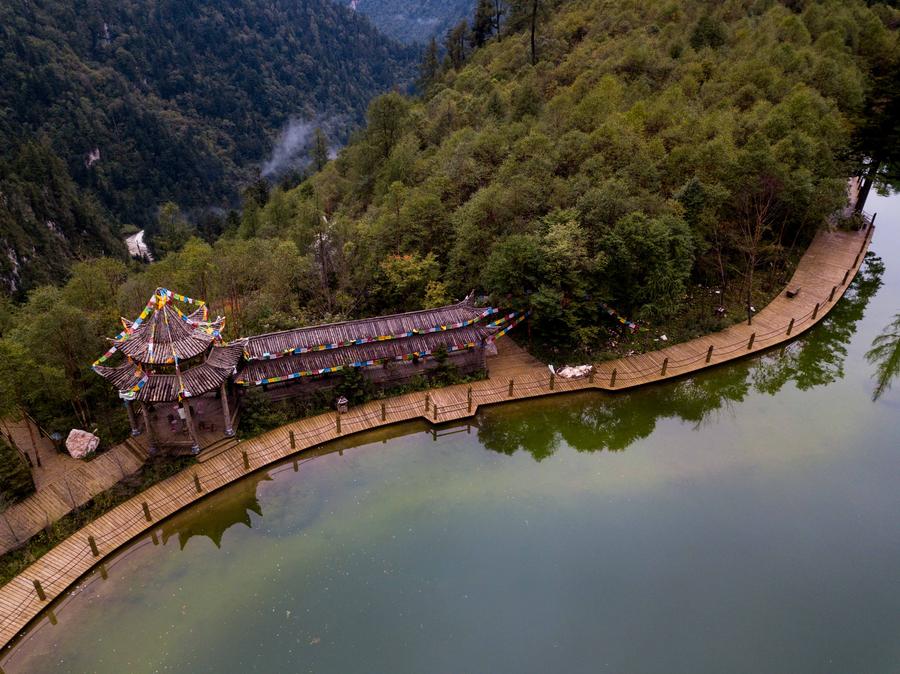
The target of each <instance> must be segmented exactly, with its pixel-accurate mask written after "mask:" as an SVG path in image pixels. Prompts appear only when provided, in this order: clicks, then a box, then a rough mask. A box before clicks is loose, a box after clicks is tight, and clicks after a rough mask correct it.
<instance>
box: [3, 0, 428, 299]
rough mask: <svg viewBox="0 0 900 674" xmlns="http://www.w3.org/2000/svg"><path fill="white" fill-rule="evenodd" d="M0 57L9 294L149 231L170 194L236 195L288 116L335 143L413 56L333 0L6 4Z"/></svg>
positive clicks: (397, 81) (204, 201)
mask: <svg viewBox="0 0 900 674" xmlns="http://www.w3.org/2000/svg"><path fill="white" fill-rule="evenodd" d="M0 54H2V56H0V80H2V82H3V85H2V87H0V111H2V112H0V189H2V191H3V195H4V196H5V197H6V198H5V199H4V200H2V201H0V209H2V210H0V253H2V254H0V259H2V262H0V279H2V281H3V282H4V285H6V286H7V288H11V289H13V290H17V289H22V288H24V289H27V288H30V287H33V286H34V285H37V284H39V283H42V282H47V281H48V280H50V279H54V278H56V279H59V278H60V270H61V269H65V268H67V267H68V263H69V262H70V261H71V260H72V259H79V258H82V257H84V256H86V255H89V254H98V253H107V254H124V248H123V246H122V244H121V243H118V242H116V241H115V237H114V236H113V234H116V233H118V226H117V225H118V224H121V223H129V224H135V225H139V226H142V227H143V226H148V225H149V226H151V227H152V226H153V225H154V223H155V221H156V212H157V207H158V205H159V204H161V203H163V202H165V201H169V200H172V201H176V202H178V203H179V204H180V205H181V206H182V208H184V209H186V210H188V211H190V212H197V211H200V210H203V209H208V208H215V207H222V206H229V205H234V204H236V203H237V199H236V197H237V193H238V190H237V185H238V184H239V183H241V182H245V181H246V180H248V179H249V178H250V177H251V176H252V171H253V170H254V167H258V166H259V165H260V164H261V163H263V161H264V160H265V159H266V158H267V157H268V156H269V155H270V153H271V152H272V149H273V145H274V144H275V143H276V142H278V139H279V133H280V131H281V130H282V129H283V128H284V127H286V126H287V125H288V124H289V122H290V121H291V120H292V119H302V120H315V122H316V123H318V124H320V125H322V126H324V127H326V128H327V130H328V132H329V135H330V137H331V142H340V141H343V140H345V139H346V137H347V135H348V133H349V132H350V130H351V129H353V128H355V127H356V126H358V124H359V123H360V122H361V121H362V119H363V115H364V112H365V109H366V105H367V104H368V102H369V100H370V99H371V98H372V96H374V95H375V94H377V93H379V92H382V91H385V90H388V89H390V88H391V87H393V86H395V85H399V86H401V87H406V86H407V85H408V84H409V83H411V81H412V79H413V76H414V65H415V58H416V54H415V51H414V50H411V49H409V48H405V47H402V46H400V45H399V44H397V43H394V42H392V41H390V40H386V39H385V38H384V36H383V35H381V34H380V33H378V31H377V30H376V29H375V28H374V27H373V26H372V25H371V24H370V23H369V22H368V21H367V20H365V19H364V18H363V17H360V16H358V15H357V14H355V13H354V12H352V11H350V10H348V9H347V8H345V7H342V6H339V5H336V4H334V3H332V2H329V1H328V0H298V1H293V0H292V1H288V0H274V1H273V2H268V3H265V4H260V3H256V2H250V1H249V0H227V1H226V2H221V1H219V0H216V1H212V0H192V1H190V2H183V1H177V2H176V1H171V0H152V1H149V2H148V1H137V0H127V1H124V2H122V1H117V2H113V1H112V0H96V1H94V0H92V1H91V2H84V1H79V2H74V3H73V2H64V1H62V0H41V1H38V2H32V1H30V0H12V1H11V2H4V3H2V4H0ZM44 192H48V193H49V194H48V197H49V198H48V199H47V201H49V202H50V203H49V204H45V203H42V202H43V201H44V199H42V198H41V195H43V194H44ZM60 204H70V205H71V206H70V207H68V208H66V207H62V208H61V207H60V206H59V205H60Z"/></svg>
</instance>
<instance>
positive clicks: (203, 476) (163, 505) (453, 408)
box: [0, 225, 874, 649]
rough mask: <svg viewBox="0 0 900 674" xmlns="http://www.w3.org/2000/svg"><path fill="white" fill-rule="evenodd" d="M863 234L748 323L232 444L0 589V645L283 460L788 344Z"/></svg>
mask: <svg viewBox="0 0 900 674" xmlns="http://www.w3.org/2000/svg"><path fill="white" fill-rule="evenodd" d="M873 232H874V225H869V226H867V227H865V228H864V229H862V230H860V231H857V232H840V231H834V232H824V231H823V232H820V233H819V234H817V235H816V238H815V239H814V241H813V243H812V244H810V247H809V248H808V249H807V251H806V252H805V253H804V255H803V257H802V258H801V261H800V263H799V264H798V266H797V269H796V270H795V272H794V275H793V277H792V278H791V280H790V282H789V283H788V285H787V286H786V289H794V288H797V287H799V288H800V293H799V294H798V295H797V296H796V297H794V298H787V297H786V295H785V293H784V292H781V293H779V294H778V296H777V297H776V298H775V299H774V300H773V301H772V302H771V303H770V304H769V305H767V306H766V307H765V308H764V309H762V310H761V311H760V312H758V313H757V314H756V315H755V316H754V317H753V323H752V325H747V324H746V323H744V324H738V325H734V326H731V327H729V328H726V329H725V330H722V331H720V332H717V333H713V334H710V335H706V336H703V337H699V338H696V339H694V340H690V341H688V342H682V343H679V344H675V345H673V346H670V347H666V348H664V349H661V350H659V351H654V352H650V353H646V354H639V355H635V356H629V357H625V358H620V359H616V360H612V361H605V362H603V363H599V364H597V365H596V366H595V371H594V373H593V374H592V375H591V376H590V377H585V378H581V379H572V380H565V379H561V378H558V377H554V376H551V375H550V373H549V370H548V369H547V367H546V365H544V364H542V363H539V362H538V361H536V360H534V359H533V358H531V357H530V356H528V355H527V354H526V353H525V352H524V351H522V352H520V353H513V355H512V356H510V357H508V358H507V361H509V362H504V363H503V364H502V367H498V368H497V371H496V373H495V372H494V371H493V369H492V371H491V374H490V376H489V377H488V379H486V380H483V381H479V382H475V383H474V384H472V385H466V384H458V385H454V386H450V387H446V388H443V389H434V390H431V391H428V392H425V393H422V392H420V393H412V394H406V395H403V396H398V397H395V398H392V399H388V400H385V401H374V402H370V403H365V404H363V405H361V406H359V407H358V408H354V409H352V410H351V411H350V412H349V413H347V414H345V415H334V414H323V415H319V416H317V417H311V418H308V419H302V420H298V421H296V422H292V423H290V424H287V425H285V426H282V427H280V428H278V429H275V430H273V431H269V432H267V433H265V434H263V435H260V436H258V437H255V438H252V439H249V440H246V441H244V442H241V443H239V444H238V445H236V446H234V447H232V448H231V449H229V450H228V451H226V452H224V453H222V454H220V455H218V456H216V457H213V458H212V459H210V460H209V461H207V462H205V463H203V464H199V465H197V466H192V467H190V468H188V469H186V470H184V471H182V472H180V473H178V474H176V475H174V476H172V477H170V478H168V479H166V480H164V481H162V482H160V483H158V484H156V485H154V486H152V487H150V488H149V489H147V490H146V491H144V492H142V493H141V494H139V495H137V496H135V497H132V498H131V499H129V500H128V501H126V502H124V503H122V504H120V505H119V506H116V507H115V508H113V509H112V510H110V511H108V512H107V513H105V514H103V515H101V516H100V517H99V518H97V520H95V521H94V522H92V523H91V524H89V525H87V526H86V527H84V528H83V529H81V530H80V531H78V532H77V533H75V534H73V535H72V536H70V537H69V538H67V539H66V540H65V541H63V542H61V543H60V544H59V545H57V546H56V547H55V548H53V549H52V550H50V551H49V552H47V553H46V554H45V555H44V556H42V557H41V558H39V559H38V560H37V561H35V562H34V563H33V564H32V565H31V566H29V567H28V568H27V569H25V571H23V572H22V573H21V574H19V575H18V576H17V577H16V578H14V579H13V580H11V581H10V582H9V583H7V584H6V585H4V586H3V587H2V588H0V606H2V608H3V611H4V613H5V614H6V615H4V616H3V617H2V618H0V644H2V645H3V649H7V648H9V647H10V646H11V644H13V643H14V642H15V641H16V640H17V638H18V637H19V636H21V634H22V632H23V630H24V629H26V628H27V627H28V625H29V624H30V623H31V622H32V621H34V620H35V619H37V618H38V617H40V615H41V614H42V613H43V611H44V610H46V609H48V608H50V607H52V606H53V605H54V601H55V600H56V599H58V598H60V597H63V596H65V593H66V591H67V590H68V589H69V588H70V587H71V586H72V585H73V584H75V583H76V582H78V580H80V579H81V578H82V577H83V576H84V575H85V574H87V573H88V572H90V571H91V570H92V569H93V568H94V567H95V566H97V565H99V564H101V563H102V562H103V561H104V560H105V559H107V558H108V557H110V556H111V555H113V554H114V553H116V552H117V551H118V550H119V549H120V548H121V547H123V546H124V545H126V544H128V543H130V542H132V541H133V540H134V539H135V538H137V537H138V536H140V535H142V534H144V533H146V532H147V531H148V530H151V529H152V528H153V527H155V526H157V525H158V524H159V523H160V522H161V521H162V520H164V519H166V518H168V517H170V516H171V515H174V514H175V513H177V512H179V511H181V510H183V509H184V508H186V507H189V506H191V505H192V504H194V503H196V502H197V501H199V500H201V499H202V498H204V497H205V496H207V495H209V494H211V493H213V492H215V491H217V490H219V489H221V488H222V487H224V486H226V485H229V484H232V483H233V482H235V481H237V480H239V479H241V478H243V477H245V476H247V475H250V474H252V473H254V472H256V471H258V470H261V469H264V468H266V467H268V466H270V465H271V464H273V463H275V462H277V461H281V460H283V459H285V458H289V457H291V456H292V455H298V454H300V453H302V452H304V451H306V450H308V449H311V448H314V447H317V446H320V445H323V444H325V443H328V442H330V441H332V440H335V439H338V438H345V437H347V436H350V435H355V434H357V433H361V432H364V431H367V430H370V429H373V428H377V427H385V426H390V425H394V424H397V423H401V422H406V421H411V420H425V421H428V422H429V423H431V424H435V425H436V424H441V423H444V422H447V421H456V420H459V419H464V418H467V417H471V416H473V415H475V414H476V413H477V411H478V408H479V406H481V405H493V404H499V403H502V402H506V401H515V400H525V399H529V398H536V397H543V396H547V395H555V394H559V393H567V392H573V391H582V390H591V389H597V390H603V391H616V390H627V389H631V388H636V387H638V386H644V385H646V384H650V383H655V382H658V381H663V380H668V379H676V378H680V377H683V376H685V375H689V374H693V373H695V372H700V371H702V370H705V369H708V368H711V367H715V366H718V365H721V364H724V363H727V362H730V361H732V360H737V359H740V358H743V357H745V356H747V355H754V354H758V353H760V352H762V351H767V350H769V349H771V348H772V347H775V346H778V345H780V344H784V343H787V342H790V341H793V340H794V339H796V338H797V337H798V336H799V335H801V334H802V333H803V332H806V331H807V330H809V329H810V328H812V327H813V326H814V325H816V324H817V323H818V322H819V321H821V320H822V319H823V318H824V317H825V316H826V315H827V314H828V313H829V312H830V310H831V309H832V308H833V307H834V305H835V304H836V303H837V302H838V301H839V300H840V298H841V297H842V296H843V294H844V292H845V291H846V289H847V287H848V286H849V283H850V281H851V280H852V278H854V277H855V276H856V273H857V272H858V271H859V268H860V266H861V265H862V262H863V259H864V257H865V255H864V253H865V251H866V249H867V248H868V246H869V244H870V242H871V239H872V234H873ZM515 348H516V349H517V348H518V347H515ZM512 349H513V347H509V349H507V350H512ZM498 358H499V357H498ZM511 361H516V362H511ZM518 361H521V362H518ZM489 366H490V364H489ZM423 396H424V399H423ZM89 537H90V538H91V539H92V540H93V547H94V549H96V551H97V554H96V555H94V554H93V552H92V546H91V545H89V543H90V541H89ZM35 581H38V583H39V584H40V588H41V589H40V592H41V593H42V594H43V595H44V598H43V599H42V598H40V597H39V596H38V589H37V585H36V584H35Z"/></svg>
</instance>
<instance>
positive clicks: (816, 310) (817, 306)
mask: <svg viewBox="0 0 900 674" xmlns="http://www.w3.org/2000/svg"><path fill="white" fill-rule="evenodd" d="M818 314H819V303H818V302H816V306H815V307H813V315H812V319H813V320H816V316H817V315H818Z"/></svg>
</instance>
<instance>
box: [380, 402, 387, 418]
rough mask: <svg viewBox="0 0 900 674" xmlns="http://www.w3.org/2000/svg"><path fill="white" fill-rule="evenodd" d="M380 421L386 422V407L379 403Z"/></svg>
mask: <svg viewBox="0 0 900 674" xmlns="http://www.w3.org/2000/svg"><path fill="white" fill-rule="evenodd" d="M381 420H382V421H387V407H386V406H385V404H384V403H381Z"/></svg>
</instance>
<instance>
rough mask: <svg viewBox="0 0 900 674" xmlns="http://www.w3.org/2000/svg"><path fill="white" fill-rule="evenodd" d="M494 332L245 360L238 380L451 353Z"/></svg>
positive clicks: (475, 330) (456, 332) (469, 330)
mask: <svg viewBox="0 0 900 674" xmlns="http://www.w3.org/2000/svg"><path fill="white" fill-rule="evenodd" d="M490 334H491V331H490V330H488V329H487V328H484V327H481V326H479V325H471V326H467V327H463V328H455V329H451V330H447V331H441V332H431V333H425V334H417V335H413V336H411V337H404V338H401V339H392V340H385V341H375V342H368V343H365V344H354V345H350V346H345V347H341V348H337V349H327V350H322V351H311V352H308V353H302V354H291V355H288V356H284V357H282V358H275V359H269V360H251V361H246V360H245V361H243V362H242V364H241V365H240V366H239V367H238V371H237V374H236V375H235V382H236V383H238V384H243V385H246V386H250V385H259V384H264V383H275V382H278V381H285V380H288V379H296V378H299V377H304V376H314V375H317V374H325V373H326V372H325V371H336V370H340V369H343V368H344V367H345V366H351V367H365V366H368V365H374V364H376V363H379V362H385V361H400V360H410V359H411V358H412V357H413V355H415V356H419V357H424V356H425V355H429V354H433V353H434V352H435V351H436V350H438V349H439V348H441V347H445V348H446V349H447V350H448V351H449V352H452V351H457V350H461V349H466V348H472V347H475V346H478V345H479V344H480V343H481V342H483V340H485V339H486V338H488V337H489V336H490Z"/></svg>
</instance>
